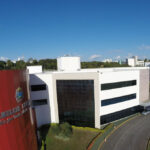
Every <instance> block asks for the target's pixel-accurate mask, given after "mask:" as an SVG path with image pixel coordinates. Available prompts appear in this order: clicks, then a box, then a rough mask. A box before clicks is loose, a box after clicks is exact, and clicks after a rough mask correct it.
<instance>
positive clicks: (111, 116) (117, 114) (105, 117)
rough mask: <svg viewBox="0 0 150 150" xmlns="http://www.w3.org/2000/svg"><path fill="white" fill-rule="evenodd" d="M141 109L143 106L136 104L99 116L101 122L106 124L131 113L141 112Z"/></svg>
mask: <svg viewBox="0 0 150 150" xmlns="http://www.w3.org/2000/svg"><path fill="white" fill-rule="evenodd" d="M143 110H144V107H142V106H139V105H138V106H135V107H131V108H128V109H124V110H121V111H117V112H114V113H111V114H108V115H103V116H101V117H100V120H101V124H106V123H109V122H112V121H115V120H119V119H121V118H124V117H127V116H130V115H133V114H135V113H138V112H142V111H143Z"/></svg>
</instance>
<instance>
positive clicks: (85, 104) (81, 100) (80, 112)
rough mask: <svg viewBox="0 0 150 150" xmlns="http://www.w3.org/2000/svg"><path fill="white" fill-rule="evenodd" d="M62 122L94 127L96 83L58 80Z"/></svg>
mask: <svg viewBox="0 0 150 150" xmlns="http://www.w3.org/2000/svg"><path fill="white" fill-rule="evenodd" d="M56 82H57V100H58V110H59V120H60V122H69V123H70V124H73V125H77V126H89V127H94V122H95V121H94V81H93V80H57V81H56Z"/></svg>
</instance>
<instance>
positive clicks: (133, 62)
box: [127, 56, 144, 67]
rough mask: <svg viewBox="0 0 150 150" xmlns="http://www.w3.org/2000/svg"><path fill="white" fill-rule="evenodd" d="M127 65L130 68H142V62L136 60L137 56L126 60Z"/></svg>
mask: <svg viewBox="0 0 150 150" xmlns="http://www.w3.org/2000/svg"><path fill="white" fill-rule="evenodd" d="M127 64H128V65H129V66H131V67H135V66H139V67H144V61H143V60H138V56H133V57H132V58H127Z"/></svg>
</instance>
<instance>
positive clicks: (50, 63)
mask: <svg viewBox="0 0 150 150" xmlns="http://www.w3.org/2000/svg"><path fill="white" fill-rule="evenodd" d="M33 65H42V67H43V69H44V70H56V69H57V60H56V59H40V60H36V59H33V58H29V59H28V60H27V61H26V62H25V61H24V60H20V61H16V62H12V61H11V60H7V61H6V62H5V61H0V70H4V69H25V68H26V66H33ZM127 66H128V65H127V64H119V63H117V62H109V63H108V62H106V63H104V62H99V61H92V62H81V68H104V67H127Z"/></svg>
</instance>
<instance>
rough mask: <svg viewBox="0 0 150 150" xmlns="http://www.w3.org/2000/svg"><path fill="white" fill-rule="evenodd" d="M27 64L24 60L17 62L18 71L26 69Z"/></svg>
mask: <svg viewBox="0 0 150 150" xmlns="http://www.w3.org/2000/svg"><path fill="white" fill-rule="evenodd" d="M25 68H26V63H25V62H24V60H20V61H16V69H25Z"/></svg>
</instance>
